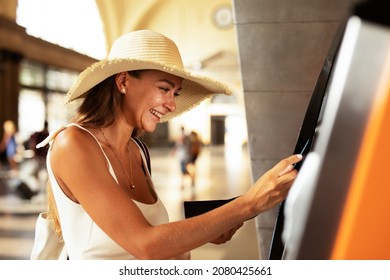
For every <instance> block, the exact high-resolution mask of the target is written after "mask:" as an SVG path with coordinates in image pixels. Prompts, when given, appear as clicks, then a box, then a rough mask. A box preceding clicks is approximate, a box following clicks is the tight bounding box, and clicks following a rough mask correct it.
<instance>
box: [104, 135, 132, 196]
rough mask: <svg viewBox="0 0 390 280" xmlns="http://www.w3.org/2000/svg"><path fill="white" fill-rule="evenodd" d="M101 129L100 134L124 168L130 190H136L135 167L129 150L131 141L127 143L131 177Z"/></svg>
mask: <svg viewBox="0 0 390 280" xmlns="http://www.w3.org/2000/svg"><path fill="white" fill-rule="evenodd" d="M99 129H100V132H101V133H102V135H103V137H104V140H106V143H107V146H108V147H109V148H110V149H111V151H112V152H113V154H114V156H115V158H116V160H117V161H118V162H119V164H120V166H121V167H122V170H123V172H124V173H125V175H126V177H127V179H128V180H129V183H130V185H129V186H128V188H129V189H131V190H134V189H135V185H134V183H133V167H132V164H131V153H130V150H129V143H130V140H129V142H127V145H126V149H127V153H128V154H129V162H130V176H129V175H128V174H127V172H126V169H125V168H124V167H123V164H122V162H121V160H120V159H119V157H118V156H117V154H116V152H115V150H114V148H113V147H112V146H111V144H110V142H108V139H107V137H106V135H105V134H104V132H103V130H102V129H101V128H99Z"/></svg>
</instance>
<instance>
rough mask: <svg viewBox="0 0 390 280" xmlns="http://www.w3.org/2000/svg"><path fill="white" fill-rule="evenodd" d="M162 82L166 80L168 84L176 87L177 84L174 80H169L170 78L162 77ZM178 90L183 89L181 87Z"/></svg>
mask: <svg viewBox="0 0 390 280" xmlns="http://www.w3.org/2000/svg"><path fill="white" fill-rule="evenodd" d="M160 82H166V83H167V84H169V85H170V86H171V87H173V88H174V87H175V86H176V84H175V83H174V82H172V81H171V80H168V79H161V80H160ZM177 90H178V91H179V90H181V87H180V88H178V89H177Z"/></svg>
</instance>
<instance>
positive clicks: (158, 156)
mask: <svg viewBox="0 0 390 280" xmlns="http://www.w3.org/2000/svg"><path fill="white" fill-rule="evenodd" d="M151 156H152V176H153V180H154V184H155V187H156V189H157V192H158V193H159V195H160V197H161V199H162V200H163V202H164V203H165V205H166V207H167V209H168V212H169V214H170V218H171V220H179V219H183V216H184V215H183V201H184V200H191V199H194V200H203V199H225V198H230V197H233V196H237V195H240V194H242V193H243V192H245V191H246V190H247V189H248V188H249V186H250V167H249V158H248V154H247V150H246V149H245V148H243V149H242V148H241V147H228V146H225V147H223V146H221V147H206V148H204V149H203V151H202V153H201V155H200V157H199V159H198V162H197V180H196V187H195V191H194V192H192V191H191V188H190V187H189V182H187V181H186V182H185V183H186V184H188V185H187V186H186V187H185V188H184V189H182V187H181V184H182V182H181V175H180V169H179V164H178V161H177V159H176V158H175V157H174V156H173V155H172V153H171V151H170V150H169V149H152V150H151ZM23 169H24V170H28V169H29V166H28V165H27V164H26V165H25V166H24V167H23ZM24 180H27V181H28V182H29V184H30V185H32V186H34V187H36V188H39V187H40V185H39V184H38V183H37V182H36V181H34V180H33V179H32V178H30V177H26V176H24ZM11 185H12V184H11ZM13 185H16V183H14V184H13ZM44 207H45V197H44V195H37V196H35V197H34V198H33V199H32V200H31V201H23V200H22V199H21V198H20V196H18V195H17V193H16V192H15V190H14V189H13V188H12V186H11V187H10V186H8V187H7V186H5V185H4V184H3V185H1V184H0V259H14V260H17V259H22V260H23V259H29V254H30V251H31V248H32V244H33V238H34V226H35V219H36V217H37V213H39V212H40V211H42V209H44ZM257 248H258V247H257V240H256V232H255V224H254V221H253V220H251V221H248V222H246V223H245V225H244V227H243V228H241V229H240V230H239V231H238V232H237V233H236V235H235V236H234V237H233V239H232V240H231V241H230V242H228V243H226V244H223V245H213V244H206V245H204V246H202V247H201V248H198V249H196V250H193V251H192V258H193V259H198V260H201V259H203V260H213V259H237V260H239V259H259V254H258V250H257Z"/></svg>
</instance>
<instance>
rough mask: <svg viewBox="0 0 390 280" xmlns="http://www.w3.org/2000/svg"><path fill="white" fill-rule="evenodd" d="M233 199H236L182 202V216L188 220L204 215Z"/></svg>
mask: <svg viewBox="0 0 390 280" xmlns="http://www.w3.org/2000/svg"><path fill="white" fill-rule="evenodd" d="M234 199H236V197H233V198H229V199H219V200H195V201H184V216H185V218H186V219H188V218H191V217H194V216H198V215H201V214H204V213H206V212H208V211H211V210H213V209H215V208H218V207H220V206H222V205H224V204H226V203H228V202H230V201H232V200H234Z"/></svg>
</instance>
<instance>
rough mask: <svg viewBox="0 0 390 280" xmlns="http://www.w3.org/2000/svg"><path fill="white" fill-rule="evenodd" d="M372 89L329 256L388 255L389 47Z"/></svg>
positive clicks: (342, 257) (389, 209) (382, 256)
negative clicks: (372, 101)
mask: <svg viewBox="0 0 390 280" xmlns="http://www.w3.org/2000/svg"><path fill="white" fill-rule="evenodd" d="M375 90H376V92H375V100H374V103H373V107H372V108H371V110H370V117H369V119H368V122H367V126H366V128H365V133H364V137H363V142H362V145H361V148H360V150H359V155H358V158H357V162H356V165H355V168H354V172H353V177H352V180H351V184H350V188H349V192H348V195H347V199H346V203H345V204H344V210H343V213H342V216H341V222H340V225H339V227H338V231H337V234H336V239H335V243H334V246H333V249H332V254H331V259H390V50H389V52H388V55H387V59H386V60H385V62H384V68H383V71H382V75H381V78H380V79H379V84H378V87H377V89H375Z"/></svg>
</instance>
